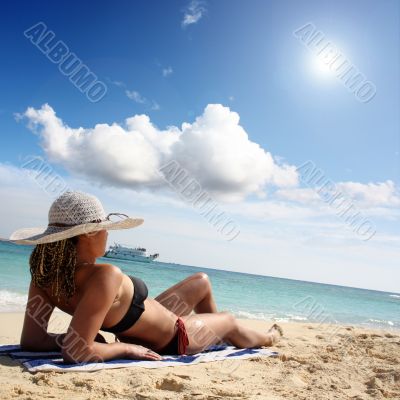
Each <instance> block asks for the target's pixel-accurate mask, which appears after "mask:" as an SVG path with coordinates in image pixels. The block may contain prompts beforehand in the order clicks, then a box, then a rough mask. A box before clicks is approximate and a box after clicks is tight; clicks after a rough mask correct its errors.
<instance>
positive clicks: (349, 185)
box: [337, 180, 400, 207]
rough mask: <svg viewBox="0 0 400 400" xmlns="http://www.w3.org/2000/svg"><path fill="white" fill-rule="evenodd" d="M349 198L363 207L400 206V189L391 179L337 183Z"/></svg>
mask: <svg viewBox="0 0 400 400" xmlns="http://www.w3.org/2000/svg"><path fill="white" fill-rule="evenodd" d="M337 187H338V189H339V190H342V191H343V192H344V193H345V194H347V195H348V196H349V197H350V198H351V199H353V200H355V201H357V202H358V203H360V205H363V206H365V207H373V206H386V207H392V206H393V207H397V206H400V191H399V189H398V188H396V186H395V184H394V182H393V181H391V180H387V181H386V182H378V183H372V182H370V183H367V184H364V183H359V182H340V183H338V184H337Z"/></svg>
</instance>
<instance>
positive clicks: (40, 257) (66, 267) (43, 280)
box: [29, 236, 78, 303]
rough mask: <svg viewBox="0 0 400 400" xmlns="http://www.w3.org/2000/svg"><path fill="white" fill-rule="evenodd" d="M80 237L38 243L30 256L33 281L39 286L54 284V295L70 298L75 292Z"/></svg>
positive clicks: (44, 286) (58, 297)
mask: <svg viewBox="0 0 400 400" xmlns="http://www.w3.org/2000/svg"><path fill="white" fill-rule="evenodd" d="M77 243H78V237H77V236H75V237H72V238H68V239H64V240H58V241H56V242H52V243H44V244H38V245H36V246H35V248H34V249H33V251H32V253H31V255H30V258H29V265H30V272H31V277H32V282H33V283H34V285H35V286H37V287H39V288H47V287H49V286H50V285H51V284H53V283H54V285H53V290H52V292H53V295H55V296H57V299H58V300H59V299H60V298H61V296H65V297H66V299H67V300H66V301H67V303H68V301H69V299H70V298H71V297H72V296H73V294H74V293H75V281H74V276H75V266H76V253H77V251H76V245H77Z"/></svg>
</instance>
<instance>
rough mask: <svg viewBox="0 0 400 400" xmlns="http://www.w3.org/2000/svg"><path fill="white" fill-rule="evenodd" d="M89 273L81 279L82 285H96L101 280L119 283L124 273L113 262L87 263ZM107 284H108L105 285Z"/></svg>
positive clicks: (101, 281)
mask: <svg viewBox="0 0 400 400" xmlns="http://www.w3.org/2000/svg"><path fill="white" fill-rule="evenodd" d="M87 266H88V267H89V268H88V270H89V274H87V275H86V276H85V277H84V279H82V283H83V284H84V285H83V286H84V287H85V288H87V287H88V286H92V285H94V284H95V285H98V284H100V283H103V282H109V283H111V282H114V284H117V285H120V284H121V282H122V279H123V275H124V273H123V272H122V270H121V268H119V267H118V266H116V265H114V264H108V263H107V264H106V263H96V264H88V265H87ZM107 286H109V285H107Z"/></svg>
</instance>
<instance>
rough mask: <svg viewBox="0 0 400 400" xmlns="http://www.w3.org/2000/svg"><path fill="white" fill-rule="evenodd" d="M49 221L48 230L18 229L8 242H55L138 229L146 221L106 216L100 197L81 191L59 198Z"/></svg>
mask: <svg viewBox="0 0 400 400" xmlns="http://www.w3.org/2000/svg"><path fill="white" fill-rule="evenodd" d="M111 217H112V218H111ZM48 219H49V222H48V226H47V227H45V228H43V227H42V228H22V229H18V230H16V231H15V232H13V233H12V234H11V236H10V238H9V239H8V241H10V242H13V243H16V244H43V243H51V242H56V241H58V240H63V239H68V238H71V237H73V236H77V235H81V234H84V233H91V232H96V231H99V230H102V229H107V230H113V229H129V228H135V227H137V226H139V225H141V224H142V223H143V219H142V218H131V217H128V216H127V215H125V214H121V213H110V214H108V215H106V213H105V211H104V208H103V206H102V204H101V203H100V201H99V199H97V197H95V196H93V195H90V194H88V193H83V192H79V191H66V192H64V193H63V194H62V195H61V196H59V197H57V198H56V199H55V200H54V202H53V204H52V205H51V207H50V210H49V215H48ZM93 221H96V222H93Z"/></svg>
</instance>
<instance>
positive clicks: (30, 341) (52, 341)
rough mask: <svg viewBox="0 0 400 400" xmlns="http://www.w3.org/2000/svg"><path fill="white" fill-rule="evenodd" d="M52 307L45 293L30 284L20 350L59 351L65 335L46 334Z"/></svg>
mask: <svg viewBox="0 0 400 400" xmlns="http://www.w3.org/2000/svg"><path fill="white" fill-rule="evenodd" d="M53 310H54V305H53V304H52V303H51V301H50V299H49V298H48V296H47V295H46V292H45V291H44V290H42V289H40V288H38V287H36V286H34V285H33V283H32V282H31V283H30V286H29V293H28V301H27V304H26V310H25V316H24V325H23V328H22V333H21V340H20V344H21V348H22V349H23V350H26V351H51V350H61V343H62V339H63V336H64V335H65V334H57V333H48V332H47V326H48V323H49V319H50V316H51V314H52V312H53Z"/></svg>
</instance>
